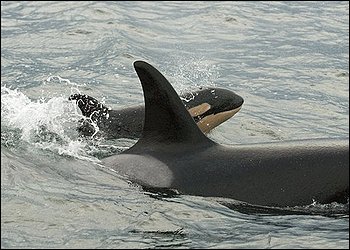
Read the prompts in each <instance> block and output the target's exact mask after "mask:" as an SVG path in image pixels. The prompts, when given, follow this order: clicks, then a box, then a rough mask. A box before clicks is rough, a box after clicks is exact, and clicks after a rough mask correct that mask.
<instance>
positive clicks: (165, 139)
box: [134, 61, 214, 147]
mask: <svg viewBox="0 0 350 250" xmlns="http://www.w3.org/2000/svg"><path fill="white" fill-rule="evenodd" d="M134 67H135V70H136V72H137V75H138V77H139V79H140V82H141V84H142V88H143V93H144V100H145V123H144V128H143V133H142V137H141V138H140V140H139V141H138V143H137V144H136V145H135V146H134V147H137V146H140V145H141V144H143V143H148V144H149V143H153V144H155V143H162V144H164V143H165V144H168V143H182V144H184V143H187V144H193V145H196V144H213V143H214V142H213V141H211V140H210V139H209V138H207V137H206V136H205V135H204V134H203V133H202V131H201V130H200V129H199V128H198V126H197V124H196V123H195V122H194V120H193V118H192V117H191V115H190V114H189V113H188V111H187V109H186V108H185V106H184V104H183V103H182V101H181V99H180V98H179V96H178V94H177V93H176V91H175V90H174V89H173V87H172V86H171V84H170V83H169V82H168V80H167V79H166V78H165V77H164V76H163V75H162V74H161V73H160V72H159V71H158V70H157V69H155V68H154V67H153V66H151V65H150V64H148V63H146V62H143V61H136V62H134Z"/></svg>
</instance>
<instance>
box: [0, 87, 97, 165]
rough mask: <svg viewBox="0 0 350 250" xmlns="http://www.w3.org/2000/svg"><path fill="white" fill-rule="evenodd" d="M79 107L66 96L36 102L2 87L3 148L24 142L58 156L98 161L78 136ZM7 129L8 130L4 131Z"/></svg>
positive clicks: (80, 116)
mask: <svg viewBox="0 0 350 250" xmlns="http://www.w3.org/2000/svg"><path fill="white" fill-rule="evenodd" d="M81 118H82V115H81V114H79V112H78V110H77V107H76V105H75V104H74V103H73V102H70V101H68V99H67V98H65V97H62V96H60V97H53V98H50V99H48V100H46V99H45V98H40V99H39V100H36V101H33V100H31V99H29V98H28V97H27V96H26V95H25V94H23V93H22V92H21V91H19V90H18V89H14V90H12V89H10V88H7V87H6V86H4V87H1V128H2V129H1V139H2V144H4V145H7V146H8V145H15V144H16V143H14V141H16V140H21V141H24V142H26V143H28V144H29V145H33V146H35V147H37V148H41V149H44V150H49V151H51V152H54V153H56V154H59V155H65V156H72V157H76V158H79V159H83V160H88V161H98V160H97V159H96V158H95V157H93V156H91V155H89V154H88V152H89V151H88V150H87V149H89V148H91V147H94V145H91V143H89V141H88V140H84V139H82V138H80V137H79V135H78V132H77V131H76V121H77V120H78V119H81ZM3 128H6V129H3Z"/></svg>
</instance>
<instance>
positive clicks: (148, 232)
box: [1, 1, 349, 248]
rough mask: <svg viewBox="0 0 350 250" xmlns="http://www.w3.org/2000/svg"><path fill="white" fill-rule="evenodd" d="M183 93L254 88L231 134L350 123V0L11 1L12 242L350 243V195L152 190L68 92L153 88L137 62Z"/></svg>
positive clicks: (113, 97)
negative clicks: (283, 206) (291, 205)
mask: <svg viewBox="0 0 350 250" xmlns="http://www.w3.org/2000/svg"><path fill="white" fill-rule="evenodd" d="M139 59H141V60H145V61H148V62H149V63H151V64H153V65H154V66H155V67H156V68H158V69H159V70H160V71H161V72H162V73H163V74H164V75H165V76H166V77H167V78H168V79H169V80H170V82H171V83H172V84H173V86H174V87H175V89H176V90H177V91H178V92H179V93H182V92H185V91H188V90H193V89H196V88H197V87H198V86H217V87H223V88H228V89H230V90H232V91H234V92H236V93H238V94H239V95H241V96H242V97H243V98H244V100H245V103H244V105H243V108H242V109H241V111H240V112H239V113H238V114H236V115H235V116H234V117H233V118H231V119H230V120H229V121H227V122H225V123H224V124H222V125H220V126H219V127H217V128H216V129H215V130H214V131H213V132H212V133H211V134H210V135H209V137H210V138H211V139H213V140H215V141H217V142H219V143H222V144H236V143H251V142H265V141H283V140H289V139H305V138H319V137H323V138H335V137H337V138H338V137H339V138H344V137H348V136H349V3H348V2H346V1H343V2H333V1H329V2H139V1H137V2H125V1H123V2H6V1H3V2H1V247H2V248H18V247H21V248H44V247H45V248H46V247H48V248H164V247H165V248H349V216H348V211H349V210H348V204H346V205H342V204H328V205H320V204H318V203H317V201H315V203H313V204H310V205H309V206H307V207H301V208H298V211H308V212H309V214H306V215H300V214H289V215H282V214H278V213H273V214H266V213H265V212H258V213H256V212H254V213H252V212H247V211H242V210H241V209H238V208H236V209H235V208H234V209H232V208H231V209H230V208H228V207H227V206H224V205H223V204H224V203H225V202H220V201H217V200H215V199H211V198H203V197H194V196H186V195H181V196H177V197H161V196H157V195H154V194H149V193H147V192H144V191H143V190H142V189H141V188H140V187H138V186H137V185H135V184H132V183H130V182H128V181H127V180H126V179H124V178H122V177H120V176H118V175H117V174H116V173H114V172H113V171H111V170H109V169H107V168H105V167H104V166H103V165H100V163H99V159H100V158H101V157H103V156H106V155H111V154H114V153H118V152H120V151H123V150H124V149H126V148H128V147H130V146H131V145H132V144H133V143H135V141H133V140H126V139H120V140H113V141H107V140H104V139H94V138H92V139H91V138H88V139H85V140H82V139H81V138H79V136H78V134H77V131H76V125H77V120H79V118H81V114H80V113H79V111H78V109H77V107H76V106H75V105H74V103H72V102H70V101H68V96H69V95H70V94H71V93H76V92H81V93H85V94H89V95H91V96H93V97H95V98H97V99H99V100H102V101H103V102H104V103H105V104H106V105H107V106H109V107H112V108H116V107H122V106H126V105H133V104H138V103H142V102H143V96H142V90H141V86H140V84H139V81H138V78H137V76H136V73H135V71H134V69H133V66H132V63H133V62H134V61H135V60H139Z"/></svg>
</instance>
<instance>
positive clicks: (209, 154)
mask: <svg viewBox="0 0 350 250" xmlns="http://www.w3.org/2000/svg"><path fill="white" fill-rule="evenodd" d="M134 67H135V70H136V72H137V74H138V77H139V78H140V81H141V84H142V88H143V92H144V99H145V123H144V127H143V131H142V136H141V138H140V139H139V140H138V141H137V143H136V144H135V145H134V146H132V147H131V148H129V149H128V150H126V151H124V152H122V153H120V154H117V155H113V156H110V157H107V158H104V159H103V160H102V162H103V165H104V166H106V167H109V168H111V169H114V170H115V171H116V172H117V173H119V174H121V175H124V176H126V177H127V178H128V179H129V180H131V181H133V182H135V183H138V184H140V185H142V186H143V187H144V188H145V189H147V188H150V189H153V190H154V189H157V188H159V189H169V190H174V189H175V190H177V191H178V192H179V193H180V194H188V195H198V196H210V197H225V198H231V199H234V200H238V201H242V202H246V203H249V204H255V205H262V206H273V207H288V206H303V205H308V204H311V203H313V201H317V202H319V203H330V202H333V201H336V202H341V203H346V202H347V200H348V195H349V139H348V138H346V139H309V140H295V141H286V142H273V143H261V144H244V145H234V146H230V147H229V146H223V145H219V144H217V143H215V142H213V141H212V140H210V139H209V138H208V137H206V136H205V135H204V134H203V133H202V131H201V130H200V129H199V128H198V126H197V125H196V123H195V122H194V120H193V118H192V117H191V116H190V114H189V112H187V110H186V108H185V106H184V104H183V102H182V101H181V100H180V98H179V97H178V95H177V93H176V92H175V90H174V89H173V88H172V86H171V85H170V83H169V82H168V81H167V79H166V78H165V77H164V76H163V75H162V74H161V73H160V72H159V71H158V70H156V69H155V68H154V67H153V66H151V65H150V64H148V63H146V62H143V61H136V62H134ZM160 121H161V122H160Z"/></svg>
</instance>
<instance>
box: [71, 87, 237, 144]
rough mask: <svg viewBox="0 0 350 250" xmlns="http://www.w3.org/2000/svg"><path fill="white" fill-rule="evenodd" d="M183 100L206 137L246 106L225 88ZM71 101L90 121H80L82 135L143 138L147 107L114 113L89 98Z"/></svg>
mask: <svg viewBox="0 0 350 250" xmlns="http://www.w3.org/2000/svg"><path fill="white" fill-rule="evenodd" d="M181 99H182V102H183V104H184V105H185V107H186V108H187V110H188V112H189V113H190V114H191V116H192V117H193V119H194V120H195V121H196V123H197V125H198V127H199V128H200V129H201V130H202V131H203V132H204V133H208V132H210V130H212V129H213V128H215V127H216V126H218V125H219V124H221V123H223V122H224V121H226V120H228V119H229V118H231V117H232V116H233V115H234V114H236V113H237V112H238V111H239V110H240V109H241V107H242V105H243V102H244V100H243V98H242V97H241V96H239V95H237V94H235V93H234V92H232V91H230V90H227V89H221V88H204V89H201V90H199V91H194V92H191V93H186V94H184V95H182V96H181ZM69 100H76V102H77V105H78V107H79V108H80V110H81V112H82V115H84V116H86V117H87V118H89V119H81V120H80V121H79V122H80V125H79V126H78V131H79V133H80V134H82V135H84V136H92V135H94V134H95V132H98V133H99V134H100V135H102V136H103V137H104V138H107V139H117V138H132V139H137V138H140V136H141V134H142V129H143V123H144V117H145V106H144V105H136V106H131V107H127V108H123V109H114V110H113V109H109V108H107V107H106V106H105V105H103V104H102V103H100V102H99V101H98V100H96V99H95V98H93V97H91V96H88V95H83V94H73V95H71V96H70V97H69ZM157 121H158V122H161V121H160V120H158V119H157Z"/></svg>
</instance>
